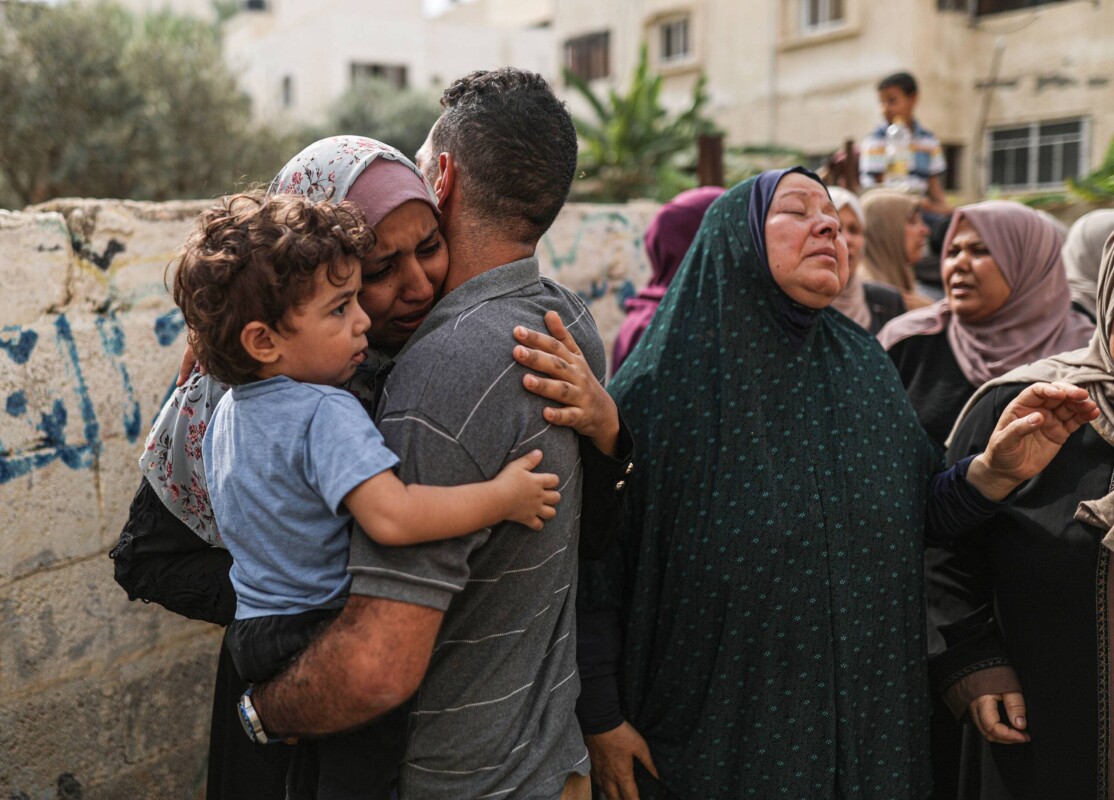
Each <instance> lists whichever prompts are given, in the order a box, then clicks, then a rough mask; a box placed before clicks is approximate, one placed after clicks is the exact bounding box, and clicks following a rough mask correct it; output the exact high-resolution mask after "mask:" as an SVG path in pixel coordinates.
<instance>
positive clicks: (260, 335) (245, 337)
mask: <svg viewBox="0 0 1114 800" xmlns="http://www.w3.org/2000/svg"><path fill="white" fill-rule="evenodd" d="M282 342H283V339H282V337H281V336H279V335H278V334H277V333H276V332H275V330H274V328H272V327H271V326H270V325H267V324H266V323H263V322H259V321H258V320H255V321H253V322H249V323H248V324H247V325H245V326H244V329H243V330H242V331H240V344H241V345H243V347H244V350H246V351H247V354H248V355H249V356H251V357H252V358H254V359H255V360H256V361H258V362H259V363H260V364H274V363H275V362H276V361H278V360H279V357H280V356H281V355H282Z"/></svg>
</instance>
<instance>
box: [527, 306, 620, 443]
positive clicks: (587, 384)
mask: <svg viewBox="0 0 1114 800" xmlns="http://www.w3.org/2000/svg"><path fill="white" fill-rule="evenodd" d="M545 325H546V327H547V328H549V332H550V333H551V334H553V335H552V336H546V335H545V334H544V333H538V332H537V331H532V330H529V329H527V328H524V327H522V326H521V325H519V326H518V327H516V328H515V329H514V338H515V339H517V340H518V341H519V342H520V345H519V346H517V347H515V348H514V357H515V360H516V361H518V363H520V364H522V365H523V366H526V367H529V368H530V369H533V370H537V371H538V372H542V373H545V374H546V375H548V376H549V377H547V378H542V377H538V376H537V375H525V376H523V378H522V385H523V386H525V387H526V389H527V390H528V391H531V392H533V393H534V394H536V395H540V396H541V397H544V398H546V399H547V400H556V401H557V402H559V403H563V404H564V407H563V408H547V409H545V411H544V412H542V413H543V414H544V416H545V420H546V422H549V423H551V424H553V425H563V426H565V427H567V428H573V429H574V430H576V432H577V433H579V434H580V435H581V436H586V437H588V438H589V439H591V440H592V444H594V445H595V446H596V449H597V450H599V451H600V452H602V453H604V454H606V455H609V456H615V455H617V454H616V452H615V447H616V445H617V444H618V440H619V411H618V409H617V408H616V407H615V401H614V400H612V399H611V395H609V394H608V393H607V391H606V390H605V389H604V388H603V385H602V384H601V383H600V382H599V381H598V380H596V376H595V374H593V372H592V368H591V367H589V366H588V362H587V361H586V360H585V358H584V354H583V353H581V351H580V348H579V347H577V345H576V341H575V340H574V339H573V338H572V334H571V333H569V332H568V330H567V329H566V328H565V325H564V323H563V322H561V317H560V315H559V314H558V313H557V312H556V311H548V312H546V315H545Z"/></svg>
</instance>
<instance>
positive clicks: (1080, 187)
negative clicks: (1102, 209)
mask: <svg viewBox="0 0 1114 800" xmlns="http://www.w3.org/2000/svg"><path fill="white" fill-rule="evenodd" d="M1067 183H1068V188H1069V189H1070V190H1071V191H1072V192H1073V193H1075V194H1077V195H1079V196H1080V197H1082V198H1083V199H1084V200H1089V201H1091V202H1092V203H1096V202H1103V201H1109V200H1114V139H1111V140H1110V146H1109V147H1107V148H1106V158H1104V159H1103V162H1102V164H1101V165H1100V166H1099V168H1098V169H1096V170H1095V171H1094V172H1092V173H1091V174H1090V175H1087V176H1086V177H1083V178H1079V179H1074V178H1069V179H1068V182H1067Z"/></svg>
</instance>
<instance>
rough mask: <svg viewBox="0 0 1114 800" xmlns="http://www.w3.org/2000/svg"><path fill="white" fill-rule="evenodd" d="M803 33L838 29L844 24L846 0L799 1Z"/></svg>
mask: <svg viewBox="0 0 1114 800" xmlns="http://www.w3.org/2000/svg"><path fill="white" fill-rule="evenodd" d="M797 2H798V3H799V8H800V18H799V19H800V22H799V25H800V31H801V33H813V32H815V31H822V30H826V29H828V28H833V27H838V26H840V25H842V24H843V22H844V9H843V5H844V0H797Z"/></svg>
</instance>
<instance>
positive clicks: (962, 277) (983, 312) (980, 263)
mask: <svg viewBox="0 0 1114 800" xmlns="http://www.w3.org/2000/svg"><path fill="white" fill-rule="evenodd" d="M940 274H941V277H943V279H944V291H945V293H946V294H947V298H948V304H949V305H950V306H951V309H952V311H954V312H955V315H956V316H957V317H959V318H960V319H961V320H963V321H964V322H978V321H979V320H981V319H986V318H987V317H989V316H990V315H991V314H993V313H994V312H996V311H997V310H998V309H1000V308H1001V307H1002V306H1004V305H1005V304H1006V301H1007V300H1009V299H1010V287H1009V284H1008V283H1006V279H1005V278H1004V277H1003V276H1002V270H1001V269H999V268H998V263H997V262H996V261H995V260H994V256H992V255H991V254H990V250H989V249H988V248H987V246H986V244H985V243H984V242H983V240H982V237H981V236H979V232H978V231H976V230H975V229H974V227H973V226H972V225H971V223H970V222H968V221H967V220H966V219H962V218H961V219H960V220H959V224H957V225H956V228H955V234H954V235H953V236H952V238H951V241H950V242H949V243H948V249H947V252H946V253H944V260H943V262H942V263H941V266H940Z"/></svg>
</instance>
